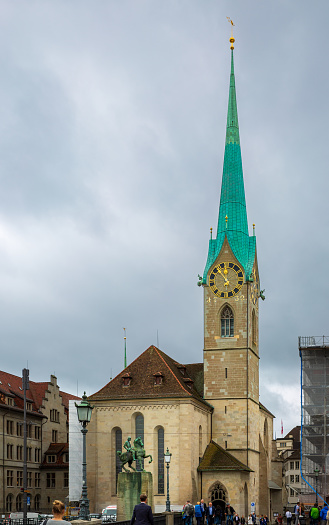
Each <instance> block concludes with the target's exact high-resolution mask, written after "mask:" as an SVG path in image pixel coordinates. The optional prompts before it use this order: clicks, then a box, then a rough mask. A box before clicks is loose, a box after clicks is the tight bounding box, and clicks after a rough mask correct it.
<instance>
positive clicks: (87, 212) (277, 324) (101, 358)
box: [0, 0, 329, 435]
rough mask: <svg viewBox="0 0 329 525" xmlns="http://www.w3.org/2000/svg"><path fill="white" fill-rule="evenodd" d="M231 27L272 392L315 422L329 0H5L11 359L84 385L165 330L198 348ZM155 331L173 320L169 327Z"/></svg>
mask: <svg viewBox="0 0 329 525" xmlns="http://www.w3.org/2000/svg"><path fill="white" fill-rule="evenodd" d="M227 16H230V17H231V18H232V19H233V21H234V23H235V38H236V43H235V72H236V86H237V101H238V114H239V123H240V138H241V148H242V159H243V167H244V178H245V188H246V199H247V209H248V218H249V228H250V231H251V230H252V223H253V222H254V223H256V235H257V250H258V259H259V271H260V278H261V287H262V288H265V290H266V292H265V295H266V300H265V302H262V303H261V304H260V344H261V346H260V355H261V361H260V381H261V401H262V402H263V403H264V404H265V405H266V406H267V408H268V409H269V410H271V411H272V412H273V413H274V414H275V415H276V420H275V428H276V431H277V435H279V433H280V421H281V418H282V419H283V423H284V433H286V432H288V431H289V430H290V428H292V427H293V426H294V425H296V424H299V421H300V416H299V413H300V412H299V370H300V361H299V355H298V336H299V335H323V334H324V335H329V327H328V298H329V279H328V260H329V246H328V223H329V207H328V201H329V177H328V155H329V147H328V120H329V114H328V113H329V111H328V92H329V70H328V48H329V41H328V19H329V6H328V2H327V1H326V0H322V1H321V0H318V1H317V2H316V3H310V2H306V1H302V0H294V1H291V2H287V1H286V0H285V1H283V0H282V1H280V0H276V1H275V2H268V1H265V0H262V1H261V0H259V1H251V0H248V2H246V1H245V0H235V2H232V1H226V0H225V1H224V0H166V1H163V0H120V1H117V0H107V1H101V0H92V1H91V0H89V1H84V0H79V1H77V0H76V1H72V0H71V1H69V0H64V1H61V0H56V1H55V0H53V1H48V2H45V1H44V0H40V1H33V0H29V2H26V1H20V0H15V2H13V1H12V0H7V1H0V24H1V27H0V61H1V63H0V308H1V316H0V335H1V346H2V359H1V368H2V369H3V370H6V371H7V372H10V373H13V374H16V375H20V373H21V369H22V368H23V367H25V366H26V365H27V362H28V366H29V368H30V378H31V379H32V380H35V381H46V380H48V379H49V376H50V374H51V373H55V374H56V375H57V377H58V382H59V384H60V386H61V388H62V389H63V390H66V391H69V392H71V393H73V394H76V393H77V382H78V392H79V394H80V395H81V394H82V393H83V390H84V389H86V391H87V393H88V394H91V393H93V392H95V391H96V390H98V389H100V388H101V387H102V386H104V385H105V384H106V383H107V382H108V381H109V379H110V377H111V375H112V376H114V375H116V374H117V373H118V372H120V370H121V369H122V368H123V327H126V328H127V349H128V361H129V362H131V361H132V360H133V359H135V358H136V357H137V356H138V355H139V354H140V353H141V352H143V351H144V350H145V349H146V348H147V347H148V346H150V345H151V344H155V345H156V344H157V340H158V341H159V347H160V348H161V349H162V350H163V351H164V352H166V353H168V354H169V355H170V356H171V357H173V358H174V359H176V360H178V361H180V362H200V361H202V349H203V306H202V289H200V288H198V287H197V285H196V283H197V280H198V279H197V276H198V273H200V274H201V273H202V272H203V270H204V266H205V262H206V257H207V250H208V239H209V228H210V227H211V226H212V227H213V228H214V229H216V226H217V216H218V203H219V195H220V183H221V175H222V165H223V154H224V141H225V127H226V114H227V102H228V87H229V73H230V51H229V37H230V26H229V24H228V22H227V19H226V17H227ZM157 331H158V336H157Z"/></svg>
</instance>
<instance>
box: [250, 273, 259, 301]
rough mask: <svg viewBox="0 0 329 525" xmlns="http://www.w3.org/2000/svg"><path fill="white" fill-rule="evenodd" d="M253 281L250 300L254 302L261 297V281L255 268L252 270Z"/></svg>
mask: <svg viewBox="0 0 329 525" xmlns="http://www.w3.org/2000/svg"><path fill="white" fill-rule="evenodd" d="M252 277H253V282H252V283H251V287H250V300H251V302H252V303H253V304H256V303H257V300H258V297H259V281H258V279H257V275H256V270H255V268H254V269H253V271H252Z"/></svg>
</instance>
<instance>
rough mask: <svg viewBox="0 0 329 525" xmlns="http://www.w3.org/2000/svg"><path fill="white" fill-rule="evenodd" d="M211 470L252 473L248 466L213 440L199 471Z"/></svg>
mask: <svg viewBox="0 0 329 525" xmlns="http://www.w3.org/2000/svg"><path fill="white" fill-rule="evenodd" d="M211 470H240V471H241V470H244V471H246V472H252V470H251V469H250V468H249V467H247V465H244V464H243V463H241V461H239V460H238V459H236V458H235V457H234V456H232V454H230V453H229V452H228V451H227V450H225V449H224V448H222V447H221V446H219V445H218V444H217V443H216V442H215V441H213V440H211V441H210V443H209V445H208V446H207V448H206V450H205V453H204V454H203V458H202V459H201V461H200V464H199V466H198V471H211Z"/></svg>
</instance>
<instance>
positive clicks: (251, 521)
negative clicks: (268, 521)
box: [248, 514, 254, 525]
mask: <svg viewBox="0 0 329 525" xmlns="http://www.w3.org/2000/svg"><path fill="white" fill-rule="evenodd" d="M248 525H254V522H253V519H252V516H251V514H249V516H248Z"/></svg>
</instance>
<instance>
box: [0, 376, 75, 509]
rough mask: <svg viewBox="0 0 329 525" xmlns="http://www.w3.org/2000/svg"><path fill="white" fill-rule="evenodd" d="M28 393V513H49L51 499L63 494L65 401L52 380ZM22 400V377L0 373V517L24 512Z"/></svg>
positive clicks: (66, 463)
mask: <svg viewBox="0 0 329 525" xmlns="http://www.w3.org/2000/svg"><path fill="white" fill-rule="evenodd" d="M29 386H30V388H29V390H27V490H28V495H29V497H30V505H29V506H28V511H31V512H32V511H40V512H49V511H50V509H51V504H52V501H53V500H54V499H63V500H64V499H65V497H66V496H67V495H68V472H69V457H68V402H69V399H79V398H77V397H75V396H71V395H70V394H67V393H65V392H61V391H60V390H59V386H58V385H57V379H56V377H55V376H53V375H51V376H50V381H49V382H42V383H37V382H34V381H30V384H29ZM23 422H24V396H23V389H22V378H21V377H18V376H15V375H13V374H8V373H7V372H2V371H0V460H1V466H2V469H1V496H0V501H1V503H0V513H1V514H6V515H8V514H9V513H10V512H14V511H21V510H22V507H23V493H22V490H21V489H22V488H23V459H24V450H23V445H24V435H23Z"/></svg>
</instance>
